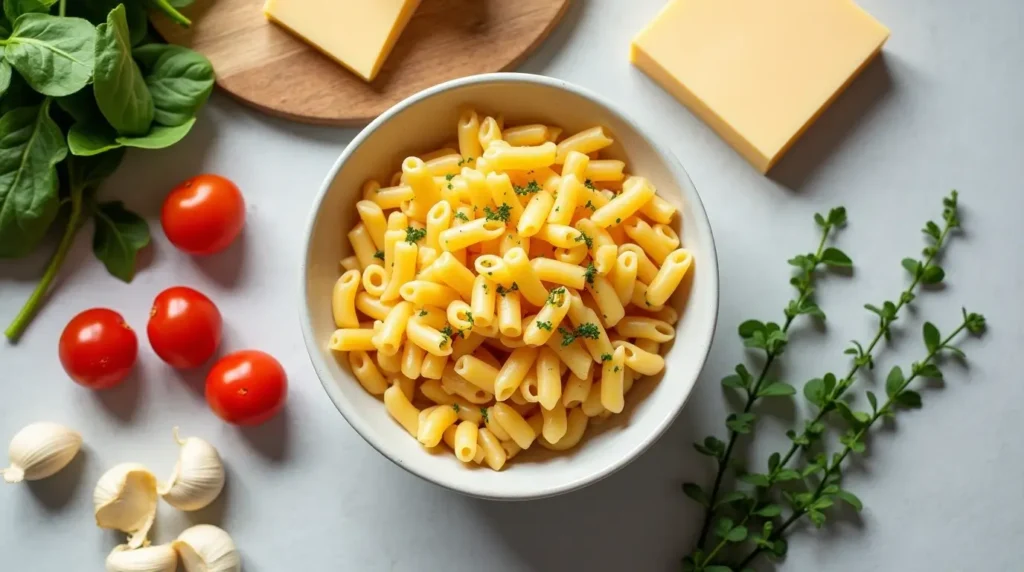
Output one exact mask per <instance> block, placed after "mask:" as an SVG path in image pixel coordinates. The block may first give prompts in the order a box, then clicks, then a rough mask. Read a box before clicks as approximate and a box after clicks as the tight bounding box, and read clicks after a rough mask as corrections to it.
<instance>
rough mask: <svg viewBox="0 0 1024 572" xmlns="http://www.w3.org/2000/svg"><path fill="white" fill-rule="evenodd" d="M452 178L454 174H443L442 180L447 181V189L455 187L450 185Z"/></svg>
mask: <svg viewBox="0 0 1024 572" xmlns="http://www.w3.org/2000/svg"><path fill="white" fill-rule="evenodd" d="M454 178H455V175H453V174H451V173H448V174H447V175H445V176H444V180H446V181H448V190H452V189H454V188H455V187H454V186H452V179H454Z"/></svg>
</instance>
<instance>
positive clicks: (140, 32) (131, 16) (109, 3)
mask: <svg viewBox="0 0 1024 572" xmlns="http://www.w3.org/2000/svg"><path fill="white" fill-rule="evenodd" d="M122 2H123V3H124V9H125V19H126V20H127V21H128V32H129V36H130V37H131V43H132V45H133V46H135V45H138V44H139V43H140V42H141V41H142V39H143V38H144V37H146V32H147V31H149V16H148V15H147V14H146V3H145V2H140V1H138V0H84V1H83V0H77V1H73V2H68V7H67V11H68V16H78V17H80V18H85V19H86V20H89V21H90V22H92V23H93V24H103V23H106V21H107V15H109V14H110V12H111V11H112V10H113V9H114V8H117V5H118V4H121V3H122Z"/></svg>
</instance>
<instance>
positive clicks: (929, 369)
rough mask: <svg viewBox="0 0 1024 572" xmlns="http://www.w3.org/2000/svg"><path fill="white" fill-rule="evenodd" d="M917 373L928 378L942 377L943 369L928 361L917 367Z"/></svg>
mask: <svg viewBox="0 0 1024 572" xmlns="http://www.w3.org/2000/svg"><path fill="white" fill-rule="evenodd" d="M917 375H919V376H921V377H924V378H927V379H942V370H941V369H939V366H937V365H935V364H933V363H926V364H924V365H922V366H920V367H919V368H918V369H917Z"/></svg>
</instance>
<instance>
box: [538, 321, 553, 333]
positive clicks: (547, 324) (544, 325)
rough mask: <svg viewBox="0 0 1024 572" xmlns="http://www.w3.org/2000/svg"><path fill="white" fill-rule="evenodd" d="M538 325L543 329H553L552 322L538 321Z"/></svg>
mask: <svg viewBox="0 0 1024 572" xmlns="http://www.w3.org/2000/svg"><path fill="white" fill-rule="evenodd" d="M536 324H537V327H538V328H540V329H542V330H547V331H549V332H550V331H551V322H536Z"/></svg>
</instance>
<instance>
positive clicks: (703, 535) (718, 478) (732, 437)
mask: <svg viewBox="0 0 1024 572" xmlns="http://www.w3.org/2000/svg"><path fill="white" fill-rule="evenodd" d="M831 230H832V225H827V226H825V228H824V230H823V231H822V233H821V240H820V241H819V242H818V249H817V250H816V251H815V254H814V258H815V261H816V262H815V264H814V267H813V268H811V269H810V270H808V271H806V274H805V276H806V277H807V278H810V277H811V276H813V275H814V271H815V270H817V268H818V266H819V265H820V264H821V263H820V262H817V261H820V259H821V255H822V253H823V252H824V251H825V241H826V240H827V239H828V235H829V232H830V231H831ZM810 295H811V289H810V288H806V289H803V290H801V291H800V296H799V298H798V299H797V306H798V307H799V306H802V305H803V302H804V301H805V300H806V299H807V298H808V297H809V296H810ZM794 318H796V316H795V315H792V316H790V315H787V316H786V323H785V325H783V327H782V332H783V333H787V332H788V331H789V327H790V326H791V325H792V324H793V319H794ZM780 353H781V351H778V352H775V351H773V352H768V357H767V359H766V360H765V362H764V367H762V368H761V374H760V375H758V376H757V382H755V383H754V387H753V389H752V390H751V391H749V392H748V393H747V402H746V404H745V405H744V406H743V413H749V412H750V410H751V409H752V408H753V407H754V403H755V402H756V401H757V393H758V391H760V389H761V385H762V384H763V383H764V380H765V379H766V378H767V376H768V371H769V370H770V369H771V367H772V364H773V363H774V362H775V358H776V357H778V356H779V354H780ZM738 439H739V433H737V432H736V431H729V443H728V445H726V448H725V453H724V454H723V455H722V459H720V460H719V463H718V471H717V473H716V474H715V482H714V484H713V485H712V487H711V495H710V497H709V499H708V506H707V508H706V509H705V510H704V522H703V524H702V525H701V529H700V538H699V539H698V540H697V546H698V547H700V546H704V543H705V541H707V538H708V533H709V532H710V530H711V521H712V520H713V519H714V516H715V502H716V501H717V500H718V493H719V492H720V491H721V488H722V480H723V479H724V478H725V471H726V470H727V469H728V468H729V459H730V458H731V457H732V451H733V448H735V446H736V441H737V440H738ZM705 561H706V562H710V561H711V558H710V557H708V558H707V559H706V560H705Z"/></svg>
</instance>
